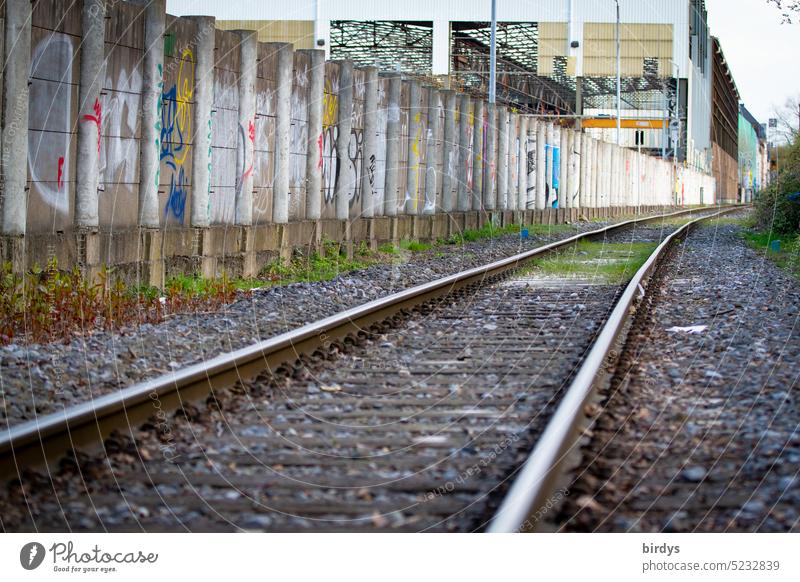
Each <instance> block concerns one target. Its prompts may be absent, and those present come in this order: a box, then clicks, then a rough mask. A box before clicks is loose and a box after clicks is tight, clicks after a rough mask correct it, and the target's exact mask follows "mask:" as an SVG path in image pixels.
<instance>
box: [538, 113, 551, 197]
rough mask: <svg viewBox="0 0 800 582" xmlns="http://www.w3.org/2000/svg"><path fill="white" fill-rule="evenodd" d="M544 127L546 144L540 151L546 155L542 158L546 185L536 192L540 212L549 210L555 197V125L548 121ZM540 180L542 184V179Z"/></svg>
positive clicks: (542, 145) (544, 143) (541, 145)
mask: <svg viewBox="0 0 800 582" xmlns="http://www.w3.org/2000/svg"><path fill="white" fill-rule="evenodd" d="M542 125H544V142H543V143H542V144H540V145H539V149H540V151H542V149H543V151H544V155H543V156H542V157H541V158H540V159H543V160H544V165H543V167H544V172H543V173H542V174H543V175H542V177H543V178H544V183H543V184H542V188H541V189H540V190H537V192H536V208H537V209H538V210H544V209H545V208H549V207H550V204H551V201H552V196H553V137H554V133H553V124H552V123H551V122H549V121H548V122H547V123H544V124H542ZM540 135H541V129H540ZM539 180H540V183H541V178H540V179H539Z"/></svg>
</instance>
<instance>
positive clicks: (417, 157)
mask: <svg viewBox="0 0 800 582" xmlns="http://www.w3.org/2000/svg"><path fill="white" fill-rule="evenodd" d="M408 96H409V104H408V166H407V167H406V192H405V198H404V200H405V213H406V214H411V215H415V214H419V166H420V161H421V152H420V144H421V143H422V110H421V108H420V86H419V83H418V82H417V81H408Z"/></svg>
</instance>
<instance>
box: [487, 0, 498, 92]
mask: <svg viewBox="0 0 800 582" xmlns="http://www.w3.org/2000/svg"><path fill="white" fill-rule="evenodd" d="M496 101H497V0H492V37H491V40H490V41H489V103H495V102H496Z"/></svg>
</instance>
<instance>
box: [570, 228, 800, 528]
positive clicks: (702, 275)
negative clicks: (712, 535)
mask: <svg viewBox="0 0 800 582" xmlns="http://www.w3.org/2000/svg"><path fill="white" fill-rule="evenodd" d="M740 231H741V228H740V227H739V226H736V225H731V224H727V225H726V224H723V225H720V226H718V227H714V226H712V225H709V226H704V227H701V228H699V229H697V230H695V231H694V232H692V233H691V234H690V235H689V237H688V239H687V241H686V242H685V243H684V244H682V245H680V246H678V247H676V248H675V249H674V250H673V251H672V254H671V256H670V259H669V262H668V263H667V264H666V265H665V266H664V267H662V268H661V269H660V271H659V273H658V275H657V279H656V282H657V284H658V285H659V287H658V288H657V292H656V293H655V294H654V298H653V299H652V300H651V303H650V304H647V305H645V306H643V308H642V309H640V311H639V315H638V316H637V321H636V322H635V324H634V328H633V329H632V332H631V336H630V337H629V340H628V343H627V346H626V349H625V350H624V353H623V356H622V360H621V362H620V364H619V366H618V369H617V372H616V375H615V377H614V380H613V382H612V385H611V389H610V390H609V391H608V392H607V393H606V394H605V396H604V398H605V400H604V402H603V410H602V411H601V412H599V416H598V417H597V420H596V422H595V424H594V425H593V427H592V429H591V430H590V431H589V432H588V434H589V435H590V436H591V439H590V441H589V444H588V445H587V446H586V447H585V448H584V450H583V459H584V460H583V464H582V465H581V466H580V468H579V469H578V470H577V471H576V472H575V474H574V478H575V480H574V482H573V484H572V486H571V487H570V495H569V497H568V501H567V503H566V505H565V507H564V509H563V511H562V513H561V515H560V523H561V527H562V528H563V529H564V530H567V531H615V532H619V531H643V532H662V531H663V532H688V531H707V532H722V531H738V532H755V531H759V532H785V531H800V521H799V520H800V476H799V474H798V471H800V406H799V404H800V401H799V400H798V395H797V388H798V386H797V382H798V378H799V377H800V325H798V323H800V321H799V320H798V306H800V284H798V282H797V280H795V279H793V278H792V277H791V276H789V275H788V274H786V273H785V272H783V271H781V270H780V269H779V268H777V267H776V266H775V265H774V264H773V263H772V262H770V261H769V260H767V259H765V258H764V256H763V253H758V252H756V251H754V250H752V249H750V248H749V247H748V246H747V245H746V244H745V243H744V241H743V240H742V238H741V236H740ZM598 410H600V409H599V408H598Z"/></svg>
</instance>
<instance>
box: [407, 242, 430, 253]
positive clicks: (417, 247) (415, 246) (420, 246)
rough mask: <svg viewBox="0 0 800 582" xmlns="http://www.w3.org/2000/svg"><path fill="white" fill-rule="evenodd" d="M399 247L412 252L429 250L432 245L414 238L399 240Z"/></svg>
mask: <svg viewBox="0 0 800 582" xmlns="http://www.w3.org/2000/svg"><path fill="white" fill-rule="evenodd" d="M400 248H401V249H403V250H404V251H411V252H412V253H421V252H424V251H429V250H430V249H431V248H432V245H429V244H427V243H421V242H418V241H414V240H404V241H400Z"/></svg>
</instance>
